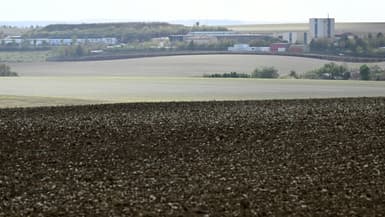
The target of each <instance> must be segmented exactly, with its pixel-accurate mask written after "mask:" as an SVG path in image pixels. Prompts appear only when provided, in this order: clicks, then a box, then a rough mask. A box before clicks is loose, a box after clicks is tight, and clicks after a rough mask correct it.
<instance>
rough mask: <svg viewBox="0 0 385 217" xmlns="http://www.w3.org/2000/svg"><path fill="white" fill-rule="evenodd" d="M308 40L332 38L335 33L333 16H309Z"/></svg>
mask: <svg viewBox="0 0 385 217" xmlns="http://www.w3.org/2000/svg"><path fill="white" fill-rule="evenodd" d="M309 25H310V41H311V40H313V39H319V38H321V39H325V38H329V39H333V38H334V34H335V20H334V18H311V19H310V22H309Z"/></svg>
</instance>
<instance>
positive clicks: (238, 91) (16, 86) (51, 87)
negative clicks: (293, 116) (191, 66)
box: [0, 77, 385, 107]
mask: <svg viewBox="0 0 385 217" xmlns="http://www.w3.org/2000/svg"><path fill="white" fill-rule="evenodd" d="M0 93H1V94H0V95H3V96H2V97H0V107H10V106H11V107H13V106H41V105H63V104H88V103H116V102H148V101H207V100H252V99H292V98H328V97H358V96H385V82H363V81H321V80H286V79H278V80H262V79H208V78H182V77H151V78H149V77H19V78H2V79H0ZM9 96H12V97H13V99H12V100H10V97H9ZM14 96H19V98H16V97H14ZM30 97H33V98H30ZM36 97H37V98H36ZM34 99H35V100H34Z"/></svg>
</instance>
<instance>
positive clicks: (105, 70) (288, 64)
mask: <svg viewBox="0 0 385 217" xmlns="http://www.w3.org/2000/svg"><path fill="white" fill-rule="evenodd" d="M328 62H330V61H327V60H318V59H310V58H301V57H285V56H263V55H197V56H173V57H153V58H140V59H126V60H111V61H89V62H43V63H13V64H10V65H11V66H12V69H13V70H14V71H16V72H17V73H18V74H19V75H21V76H156V77H192V76H198V77H201V76H202V75H203V74H204V73H208V74H212V73H225V72H231V71H235V72H244V73H250V72H252V71H253V70H254V69H255V68H256V67H261V66H274V67H275V68H277V69H278V70H279V72H280V74H283V75H284V74H288V73H289V72H290V71H291V70H295V71H297V72H298V73H303V72H306V71H310V70H313V69H316V68H319V67H321V66H322V65H324V64H325V63H328ZM376 64H378V65H380V66H381V67H385V63H384V62H382V63H376ZM347 65H348V66H349V67H352V68H359V66H360V65H361V64H359V63H347Z"/></svg>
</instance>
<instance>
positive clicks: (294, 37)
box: [273, 32, 310, 44]
mask: <svg viewBox="0 0 385 217" xmlns="http://www.w3.org/2000/svg"><path fill="white" fill-rule="evenodd" d="M308 35H309V34H308V32H279V33H274V34H273V37H275V38H279V39H281V40H283V41H287V42H288V43H290V44H308V43H310V41H309V40H308Z"/></svg>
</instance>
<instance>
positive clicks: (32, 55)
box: [0, 51, 50, 63]
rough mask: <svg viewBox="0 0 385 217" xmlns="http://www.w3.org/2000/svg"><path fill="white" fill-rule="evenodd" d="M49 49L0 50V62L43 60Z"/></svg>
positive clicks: (48, 53)
mask: <svg viewBox="0 0 385 217" xmlns="http://www.w3.org/2000/svg"><path fill="white" fill-rule="evenodd" d="M49 56H50V51H0V62H7V63H20V62H34V63H36V62H39V63H40V62H45V61H46V59H47V57H49Z"/></svg>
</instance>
